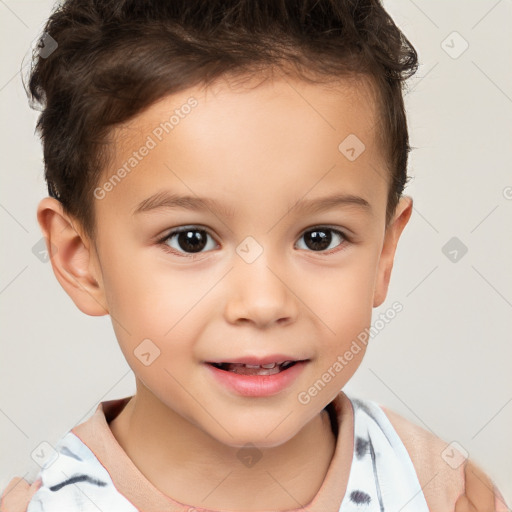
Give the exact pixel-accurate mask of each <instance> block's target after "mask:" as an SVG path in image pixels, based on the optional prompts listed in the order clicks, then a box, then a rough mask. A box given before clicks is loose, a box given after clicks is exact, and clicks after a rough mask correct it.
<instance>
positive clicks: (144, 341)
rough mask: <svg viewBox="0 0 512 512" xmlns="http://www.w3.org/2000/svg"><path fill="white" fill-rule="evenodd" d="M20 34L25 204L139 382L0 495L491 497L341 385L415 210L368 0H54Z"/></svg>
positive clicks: (253, 505) (406, 503) (67, 501)
mask: <svg viewBox="0 0 512 512" xmlns="http://www.w3.org/2000/svg"><path fill="white" fill-rule="evenodd" d="M43 43H44V46H43V48H42V50H43V51H44V52H45V54H44V55H43V54H42V53H41V54H40V57H39V59H37V61H36V65H35V68H34V69H33V71H32V74H31V78H30V84H29V85H30V92H31V93H32V95H33V97H34V98H35V99H36V100H37V101H40V102H42V103H44V104H45V109H44V110H43V113H42V115H41V117H40V119H39V122H38V128H39V129H40V130H41V134H42V139H43V143H44V158H45V165H46V180H47V183H48V191H49V195H50V196H51V197H47V198H44V199H43V200H42V201H41V202H40V204H39V207H38V212H37V215H38V221H39V224H40V226H41V229H42V231H43V234H44V236H45V238H46V239H47V246H48V249H49V251H50V254H51V262H52V266H53V270H54V272H55V275H56V277H57V279H58V281H59V283H60V284H61V285H62V287H63V288H64V289H65V291H66V292H67V293H68V294H69V296H70V297H71V298H72V300H73V301H74V302H75V304H76V306H77V307H78V308H79V309H80V310H81V311H82V312H84V313H86V314H88V315H92V316H98V315H105V314H108V315H110V317H111V318H112V322H113V327H114V330H115V333H116V337H117V340H118V342H119V344H120V347H121V350H122V351H123V354H124V356H125V357H126V360H127V362H128V364H129V365H130V367H131V368H132V370H133V372H134V374H135V376H136V384H137V390H136V394H135V395H134V396H133V397H126V398H122V399H118V400H109V401H105V402H101V403H100V404H99V405H98V407H97V409H96V412H95V414H94V415H93V416H92V417H90V418H89V419H88V420H86V421H85V422H83V423H81V424H80V425H78V426H75V427H74V428H73V429H72V430H70V431H69V432H67V433H66V434H65V435H64V436H63V437H62V439H61V440H60V441H59V443H58V444H57V445H56V446H55V450H56V452H55V454H54V455H53V456H52V457H50V458H48V460H47V461H46V462H45V464H44V466H43V468H42V470H41V471H40V474H39V475H38V477H37V478H36V479H35V480H34V482H31V483H30V482H26V481H24V480H23V479H20V478H14V479H12V480H11V482H10V484H9V485H8V487H7V488H6V489H5V490H4V492H3V496H2V504H1V510H2V511H9V512H22V511H25V510H27V511H28V512H35V511H49V512H55V511H61V510H62V511H66V512H73V511H75V510H76V511H78V510H86V511H92V510H94V511H97V510H101V511H104V512H106V511H114V512H115V511H119V512H128V511H136V510H140V511H144V512H156V511H169V512H170V511H181V512H185V511H193V510H214V511H215V510H217V511H221V510H222V511H241V510H244V511H261V510H268V511H270V510H279V511H281V510H282V511H285V510H299V509H305V510H309V511H311V512H313V511H314V512H330V511H332V512H335V511H338V510H341V511H352V510H366V511H398V510H401V511H403V512H407V511H421V512H426V511H428V510H431V511H451V510H456V511H457V512H461V511H475V510H478V511H483V510H494V509H496V510H499V511H504V510H506V505H505V503H504V501H503V497H502V496H501V495H500V493H499V491H498V490H497V489H496V488H495V487H494V485H493V483H492V481H491V480H490V479H489V478H488V477H487V476H486V475H485V474H484V473H483V472H482V471H481V470H480V469H478V468H477V467H476V466H474V465H473V464H472V463H471V462H470V461H468V460H467V459H466V458H465V457H464V454H463V453H461V452H460V451H458V450H457V448H456V447H455V446H451V445H448V446H447V443H446V442H444V441H442V440H440V439H438V438H437V437H435V436H434V435H432V434H431V433H430V432H427V431H425V430H424V429H422V428H420V427H419V426H416V425H414V424H413V423H410V422H409V421H407V420H405V419H404V418H402V417H400V416H399V415H397V414H395V413H393V412H392V411H389V410H387V409H385V408H383V407H381V406H379V405H378V404H376V403H375V402H372V401H368V400H360V399H357V398H355V397H349V396H348V395H346V394H345V393H344V392H343V391H340V390H342V388H343V387H344V385H345V384H346V383H347V381H348V380H349V379H350V377H351V376H352V375H353V374H354V372H355V371H356V370H357V368H358V366H359V364H360V363H361V361H362V358H363V356H364V353H365V350H366V344H365V343H363V342H361V339H362V337H361V333H363V332H364V331H365V329H367V328H368V326H369V325H370V321H371V313H372V308H374V307H377V306H379V305H381V304H382V303H383V302H384V300H385V298H386V294H387V287H388V283H389V279H390V274H391V270H392V266H393V260H394V254H395V250H396V247H397V243H398V240H399V237H400V235H401V233H402V230H403V229H404V227H405V225H406V224H407V222H408V220H409V218H410V215H411V212H412V199H411V198H410V197H408V196H404V195H403V194H402V192H403V188H404V185H405V183H406V180H407V178H406V168H407V154H408V151H409V145H408V132H407V123H406V117H405V111H404V105H403V98H402V89H401V87H402V84H403V81H404V80H405V79H406V78H407V77H409V76H411V75H412V74H413V73H414V72H415V70H416V67H417V55H416V52H415V50H414V48H413V47H412V46H411V45H410V43H409V41H407V39H406V38H405V37H404V36H403V34H402V33H401V32H400V31H399V29H398V28H397V27H396V26H395V25H394V23H393V21H392V20H391V19H390V17H389V16H388V14H387V13H386V12H385V11H384V9H383V7H382V6H381V5H380V3H379V2H378V1H377V0H365V1H356V0H348V1H347V0H319V1H317V2H307V1H306V0H295V1H287V2H285V1H278V0H274V1H256V0H254V1H247V0H246V1H243V0H232V1H224V2H220V1H217V0H209V1H208V2H206V1H203V2H200V1H192V0H172V1H171V0H167V1H164V0H145V1H143V0H67V1H65V2H64V4H63V5H62V6H61V7H60V8H58V9H57V10H56V12H54V13H53V14H52V16H51V18H50V20H49V22H48V24H47V25H46V27H45V35H44V37H43ZM192 234H193V235H194V236H190V235H192ZM200 242H204V243H205V246H204V247H203V246H202V244H201V243H200ZM393 307H394V306H393Z"/></svg>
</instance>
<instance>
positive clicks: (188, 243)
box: [160, 227, 215, 254]
mask: <svg viewBox="0 0 512 512" xmlns="http://www.w3.org/2000/svg"><path fill="white" fill-rule="evenodd" d="M208 237H210V238H211V235H210V234H209V233H208V232H207V231H205V230H204V229H199V228H195V227H186V228H180V229H175V230H174V231H171V232H170V233H169V234H168V235H167V236H166V237H165V238H164V239H162V240H161V241H160V243H161V244H163V245H164V246H167V247H164V248H165V249H166V250H168V251H170V252H173V253H178V254H183V253H184V254H197V253H201V252H203V250H204V249H205V247H207V246H208ZM214 246H215V244H214Z"/></svg>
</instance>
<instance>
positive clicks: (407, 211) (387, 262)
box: [373, 196, 413, 308]
mask: <svg viewBox="0 0 512 512" xmlns="http://www.w3.org/2000/svg"><path fill="white" fill-rule="evenodd" d="M412 205H413V201H412V198H411V197H409V196H402V197H401V198H400V201H399V203H398V205H397V207H396V212H395V215H394V218H393V220H392V222H391V223H390V225H389V227H388V229H387V230H386V233H385V235H384V243H383V246H382V251H381V254H380V259H379V266H378V269H377V276H376V280H375V288H374V294H373V307H374V308H376V307H378V306H380V305H381V304H382V303H383V302H384V300H385V299H386V295H387V293H388V286H389V281H390V279H391V271H392V269H393V262H394V259H395V251H396V247H397V245H398V240H399V238H400V235H401V234H402V231H403V229H404V228H405V226H406V224H407V223H408V222H409V219H410V217H411V213H412Z"/></svg>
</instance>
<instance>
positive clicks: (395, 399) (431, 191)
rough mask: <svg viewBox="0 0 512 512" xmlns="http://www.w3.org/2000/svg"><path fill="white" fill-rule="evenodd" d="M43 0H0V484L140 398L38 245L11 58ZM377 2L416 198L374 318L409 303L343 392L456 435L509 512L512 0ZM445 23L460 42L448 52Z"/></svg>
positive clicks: (38, 162)
mask: <svg viewBox="0 0 512 512" xmlns="http://www.w3.org/2000/svg"><path fill="white" fill-rule="evenodd" d="M52 4H53V2H51V1H48V0H39V1H23V0H16V1H15V0H5V1H3V0H2V1H0V20H1V21H0V30H1V34H2V39H3V41H2V45H1V47H0V58H1V68H0V72H1V79H0V102H1V109H2V123H1V127H0V129H1V137H0V141H1V144H2V146H1V165H2V173H1V180H2V188H1V196H0V223H1V229H2V256H3V257H2V260H1V265H2V267H1V272H2V273H1V277H0V301H1V307H2V309H1V315H2V324H1V325H2V331H1V344H2V345H1V353H0V390H1V396H0V443H1V446H0V451H1V454H2V457H1V459H2V462H1V468H0V489H4V487H5V486H6V485H7V483H8V481H9V480H10V478H11V477H13V476H25V477H26V478H33V476H35V474H36V473H37V470H38V469H39V467H38V466H37V464H36V463H35V462H34V460H32V458H31V453H32V452H33V451H34V450H35V449H36V448H37V447H38V446H39V444H40V443H41V442H43V441H46V442H49V443H50V444H52V445H54V444H55V443H56V442H57V441H58V440H59V439H60V438H61V437H62V435H63V434H64V433H65V432H66V431H67V430H68V429H71V428H72V427H73V426H74V425H76V424H77V423H80V422H82V421H84V420H85V419H86V418H87V417H88V416H90V415H91V414H92V412H93V411H94V409H95V408H96V405H97V404H98V403H99V402H100V401H103V400H109V399H113V398H119V397H124V396H127V395H131V394H133V393H134V391H135V384H134V378H133V374H132V372H131V370H130V368H129V367H128V365H127V363H126V362H125V360H124V358H123V356H122V354H121V351H120V349H119V348H118V345H117V341H116V339H115V336H114V332H113V329H112V327H111V323H110V318H109V317H108V316H105V317H89V316H86V315H84V314H83V313H81V312H80V311H79V310H78V309H77V308H76V306H75V305H74V304H73V302H72V301H71V299H70V298H69V297H68V296H67V295H66V294H65V292H64V291H63V290H62V289H61V287H60V285H59V283H58V282H57V280H56V279H55V277H54V275H53V272H52V269H51V266H50V263H48V262H46V263H43V262H41V261H40V260H39V259H38V258H37V257H36V256H35V255H34V254H33V252H32V248H33V246H34V245H35V244H36V243H38V242H39V241H40V239H41V233H40V230H39V226H38V225H37V222H36V205H37V203H38V201H39V199H41V198H42V197H43V196H45V195H46V194H47V193H46V188H45V184H44V180H43V166H42V150H41V146H40V142H39V140H38V138H37V136H35V135H34V127H35V122H36V117H37V112H34V111H32V110H30V108H29V106H28V102H27V98H26V96H25V92H24V90H23V87H22V84H21V81H20V67H21V65H22V63H23V64H24V65H25V67H24V69H23V73H25V74H26V71H27V69H28V62H29V60H28V56H29V54H28V52H29V48H30V45H31V44H33V41H34V40H35V38H36V37H37V35H38V34H39V32H40V31H41V30H42V27H43V24H44V22H45V20H46V18H47V16H48V15H49V13H50V10H51V8H52ZM384 5H385V7H386V8H387V9H388V10H389V12H390V14H391V15H392V16H393V18H394V20H395V21H396V23H397V25H398V26H399V27H400V28H401V29H402V30H403V31H404V32H405V34H406V36H407V37H408V38H409V39H410V40H411V42H412V43H413V45H414V46H415V47H416V49H417V51H418V53H419V57H420V63H421V66H420V68H419V71H418V73H417V74H416V76H415V77H414V78H413V79H411V81H410V82H409V89H410V90H409V92H408V93H407V94H406V96H405V98H406V105H407V109H408V115H409V124H410V136H411V145H412V146H414V147H415V148H417V149H415V150H414V151H413V152H412V153H411V157H410V174H411V175H412V176H413V180H412V181H411V182H410V184H409V185H408V187H407V189H406V193H407V194H409V195H411V196H412V197H413V198H414V201H415V203H414V205H415V206H414V213H413V216H412V218H411V221H410V223H409V225H408V226H407V227H406V229H405V232H404V234H403V236H402V239H401V241H400V243H399V247H398V251H397V256H396V260H395V267H394V270H393V276H392V279H391V286H390V290H389V294H388V298H387V300H386V302H385V303H384V304H383V305H382V306H381V307H380V308H378V309H375V310H374V320H375V319H377V318H378V314H379V312H384V311H385V310H386V309H387V308H389V307H390V306H391V304H392V303H393V302H394V301H396V300H398V301H400V302H401V303H402V304H403V306H404V310H403V311H402V312H401V313H399V314H398V315H397V316H396V318H395V319H394V320H393V321H392V322H391V323H390V324H388V325H387V326H386V327H385V328H384V329H382V330H381V331H380V332H379V334H378V335H377V336H375V337H374V338H373V339H372V340H371V342H370V345H369V349H368V351H367V355H366V357H365V359H364V361H363V363H362V365H361V367H360V368H359V370H358V371H357V373H356V375H355V376H354V377H353V379H352V380H351V381H350V382H349V384H348V385H347V386H346V387H345V391H346V392H348V393H349V394H350V393H352V394H354V395H356V396H360V397H363V398H368V399H372V400H375V401H377V402H379V403H381V404H382V405H386V406H388V407H389V408H391V409H392V410H394V411H396V412H397V413H399V414H401V415H403V416H404V417H406V418H407V419H409V420H411V421H413V422H415V423H417V424H419V425H421V426H423V427H424V428H427V429H430V430H431V431H433V432H434V433H435V434H436V435H437V436H439V437H440V438H442V439H443V440H445V441H446V442H447V443H449V442H452V441H457V442H458V443H459V444H460V445H462V446H463V447H464V448H465V449H466V450H467V451H468V452H469V454H470V457H471V458H472V459H474V460H475V461H476V462H477V463H478V464H480V465H481V467H482V468H483V469H484V470H485V471H486V472H487V473H488V474H489V476H490V477H491V478H492V479H493V480H494V481H495V482H496V484H497V485H498V487H499V488H500V489H501V491H502V493H503V494H504V497H505V499H506V500H507V502H508V504H509V505H510V504H512V462H511V461H512V437H511V433H512V376H511V371H510V366H511V361H512V335H511V327H512V321H511V319H512V272H511V262H512V240H511V234H512V171H511V160H512V154H511V153H512V151H511V147H512V133H511V132H512V129H511V127H512V70H511V62H512V31H511V30H510V25H511V23H512V2H511V0H500V1H496V0H492V1H491V0H486V1H483V0H482V1H471V2H469V1H467V0H457V1H455V0H452V1H446V0H438V1H433V0H415V1H412V0H400V1H399V0H393V1H389V0H388V1H385V4H384ZM453 31H457V32H458V33H459V34H460V35H461V36H462V38H464V40H466V41H467V42H468V44H469V47H468V48H467V50H466V51H465V52H464V53H462V54H461V55H460V56H458V57H457V58H454V56H456V54H457V53H458V52H459V51H460V49H461V48H462V46H461V45H462V44H463V41H462V39H460V38H459V39H458V36H456V35H453V34H452V32H453ZM443 41H445V43H444V44H443V43H442V42H443ZM443 47H444V48H446V50H447V51H448V52H449V53H451V55H449V54H448V53H447V51H445V49H443ZM23 59H24V60H23ZM507 187H508V188H507ZM452 237H457V238H458V239H459V240H460V241H461V242H462V243H463V244H464V245H465V246H467V248H468V251H467V253H466V254H465V255H464V256H462V257H460V259H459V260H458V261H457V262H452V261H450V260H449V259H448V258H447V257H446V256H445V254H444V253H443V252H442V247H443V246H444V245H445V244H446V243H447V242H448V241H449V240H450V239H451V238H452ZM459 254H460V253H459Z"/></svg>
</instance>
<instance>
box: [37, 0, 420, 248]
mask: <svg viewBox="0 0 512 512" xmlns="http://www.w3.org/2000/svg"><path fill="white" fill-rule="evenodd" d="M48 36H51V38H53V39H54V40H55V41H54V46H55V49H54V50H53V51H52V52H51V53H50V54H49V55H45V54H44V53H43V52H41V51H39V52H38V51H37V48H36V49H35V50H34V52H33V54H32V67H31V69H30V76H29V91H27V94H28V95H30V96H31V97H30V100H31V106H32V107H33V108H34V105H35V104H38V105H40V108H37V107H36V108H37V109H38V110H40V111H41V114H40V115H39V118H38V121H37V125H36V130H37V131H38V132H39V134H40V136H41V140H42V144H43V156H44V164H45V180H46V183H47V187H48V194H49V195H50V196H51V197H54V198H56V199H58V200H59V201H60V202H61V203H62V205H63V209H64V211H65V212H66V213H67V214H70V215H72V216H73V217H74V218H75V219H77V220H78V221H79V223H80V224H81V226H82V228H83V229H84V231H85V233H86V234H87V235H88V236H90V237H91V238H94V236H95V233H96V229H95V227H96V224H95V216H94V200H93V190H94V188H95V186H96V185H97V183H98V181H99V179H100V176H101V173H102V170H104V169H105V168H106V165H107V163H108V162H109V158H110V157H111V155H112V143H111V140H110V137H109V136H110V135H111V133H112V132H113V129H114V128H115V127H116V126H117V125H120V124H121V123H123V122H126V121H128V120H130V119H131V118H133V117H134V116H136V115H137V114H139V113H141V112H142V111H143V110H145V109H147V108H148V107H149V106H151V105H152V104H153V103H155V102H156V101H158V100H160V99H162V98H163V97H165V96H167V95H170V94H174V93H177V92H180V91H182V90H185V89H187V88H190V87H193V86H196V85H199V84H204V85H208V84H209V83H211V82H213V81H214V80H215V79H216V78H218V77H221V76H227V75H238V76H243V75H247V76H249V75H251V74H252V75H254V74H262V73H263V72H264V70H268V69H271V68H275V67H277V68H279V69H283V70H284V69H289V68H291V69H293V70H294V72H295V73H296V76H298V77H300V78H302V79H304V80H307V81H309V82H313V83H320V82H321V81H322V79H333V80H336V79H343V78H349V77H363V78H367V79H369V80H370V82H371V83H372V84H373V85H374V86H375V90H376V91H377V96H378V99H377V103H378V105H377V107H378V112H379V132H378V133H379V137H380V138H381V139H382V141H383V147H384V148H385V153H386V154H385V158H386V160H385V161H386V163H387V166H388V168H389V169H388V173H389V175H390V180H389V183H390V185H389V189H388V198H387V210H386V226H387V225H388V223H389V220H390V219H391V218H392V215H393V214H394V212H395V209H396V206H397V204H398V201H399V199H400V197H401V195H402V192H403V189H404V187H405V184H406V182H407V180H408V177H407V158H408V153H409V151H410V149H411V148H410V146H409V137H408V129H407V120H406V113H405V107H404V101H403V96H402V89H403V85H404V82H405V80H406V79H407V78H409V77H410V76H412V75H413V74H414V73H415V72H416V70H417V67H418V58H417V53H416V51H415V49H414V48H413V46H412V45H411V43H410V42H409V41H408V40H407V38H406V37H405V36H404V34H403V33H402V32H401V31H400V30H399V29H398V28H397V26H396V25H395V23H394V22H393V20H392V18H391V17H390V16H389V14H388V13H387V12H386V11H385V10H384V8H383V6H382V5H381V2H380V0H208V1H206V0H144V1H143V0H65V1H64V2H63V3H62V4H61V5H60V6H58V7H57V8H55V10H54V11H53V12H52V14H51V15H50V17H49V19H48V21H47V23H46V25H45V27H44V29H43V32H42V36H41V38H40V40H39V46H40V47H41V46H42V45H43V44H44V40H45V38H48ZM55 42H56V44H55ZM46 53H48V52H46Z"/></svg>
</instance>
